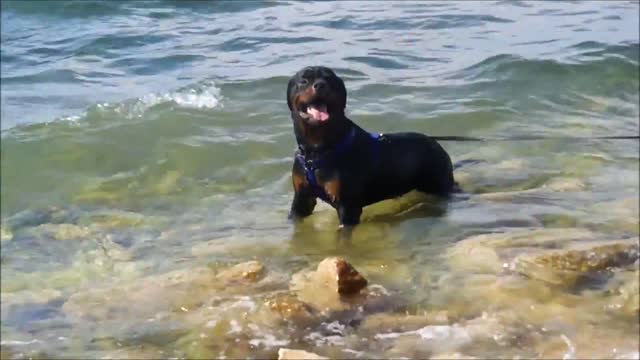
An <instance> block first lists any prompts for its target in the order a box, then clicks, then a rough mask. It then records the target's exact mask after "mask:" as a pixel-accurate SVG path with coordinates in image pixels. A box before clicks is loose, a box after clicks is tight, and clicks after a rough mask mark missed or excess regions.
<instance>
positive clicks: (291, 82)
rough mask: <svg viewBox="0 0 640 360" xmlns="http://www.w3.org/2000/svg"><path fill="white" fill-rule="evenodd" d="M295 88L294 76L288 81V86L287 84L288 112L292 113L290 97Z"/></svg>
mask: <svg viewBox="0 0 640 360" xmlns="http://www.w3.org/2000/svg"><path fill="white" fill-rule="evenodd" d="M295 87H296V78H295V76H294V77H292V78H291V79H289V84H287V105H288V106H289V110H290V111H293V108H292V106H293V104H291V97H292V96H293V90H294V89H295Z"/></svg>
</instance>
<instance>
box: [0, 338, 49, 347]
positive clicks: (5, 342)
mask: <svg viewBox="0 0 640 360" xmlns="http://www.w3.org/2000/svg"><path fill="white" fill-rule="evenodd" d="M39 342H40V340H38V339H33V340H29V341H21V340H2V341H0V345H2V346H9V345H12V346H16V345H30V344H36V343H39Z"/></svg>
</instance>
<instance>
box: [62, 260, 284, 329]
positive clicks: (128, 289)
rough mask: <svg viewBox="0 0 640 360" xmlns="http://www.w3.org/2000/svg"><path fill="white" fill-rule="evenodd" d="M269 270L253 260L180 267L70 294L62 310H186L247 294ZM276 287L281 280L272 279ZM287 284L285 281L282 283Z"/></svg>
mask: <svg viewBox="0 0 640 360" xmlns="http://www.w3.org/2000/svg"><path fill="white" fill-rule="evenodd" d="M265 274H266V270H265V269H264V267H263V265H262V264H260V263H258V262H256V261H250V262H246V263H242V264H237V265H235V266H232V267H230V268H228V269H224V270H222V271H220V272H216V271H215V270H213V269H211V268H209V267H197V268H191V269H180V270H175V271H171V272H168V273H164V274H159V275H152V276H147V277H144V278H139V279H136V280H134V281H131V282H128V283H125V284H118V285H115V286H112V287H109V288H104V289H90V290H86V291H81V292H78V293H75V294H73V295H71V296H70V297H69V299H68V300H67V302H66V303H65V304H64V306H63V309H64V310H65V311H66V312H67V313H68V314H71V315H75V316H77V317H80V318H86V317H89V318H93V319H104V318H108V317H110V316H114V315H115V316H122V317H128V316H136V317H145V316H147V317H148V316H152V315H154V314H158V313H161V312H169V313H186V312H190V311H191V310H193V309H196V308H200V307H202V306H204V305H205V304H206V303H207V302H208V301H210V299H211V298H213V297H215V296H220V295H222V294H226V295H232V294H235V293H238V292H240V293H247V292H248V291H254V290H256V289H259V288H255V287H254V286H260V285H261V283H262V282H266V279H263V278H264V276H265ZM272 280H273V284H272V285H271V286H276V285H277V284H278V281H279V279H275V280H274V279H272ZM281 284H282V285H281V286H284V284H285V283H284V281H282V282H281Z"/></svg>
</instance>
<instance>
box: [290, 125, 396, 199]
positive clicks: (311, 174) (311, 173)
mask: <svg viewBox="0 0 640 360" xmlns="http://www.w3.org/2000/svg"><path fill="white" fill-rule="evenodd" d="M355 134H356V129H355V128H351V131H350V132H349V134H348V135H347V136H346V137H345V138H344V139H343V140H342V141H341V142H340V143H338V145H336V147H335V149H334V150H333V151H331V152H330V154H331V155H332V157H333V158H334V159H335V158H337V157H339V156H340V155H341V154H342V153H344V152H345V151H346V150H347V149H348V148H349V147H350V146H351V144H352V143H353V139H354V137H355ZM369 135H370V136H371V140H373V147H374V148H373V156H374V159H375V161H377V160H378V154H379V150H378V140H379V139H380V138H381V137H382V136H383V135H382V134H369ZM329 160H331V159H328V158H326V157H325V158H320V159H317V160H314V161H311V160H307V159H306V158H305V157H304V155H302V153H301V152H300V151H299V152H298V153H297V154H296V161H298V163H300V165H302V167H303V168H304V173H305V177H306V178H307V181H308V182H309V185H310V186H311V189H313V192H314V194H315V196H317V197H318V198H320V199H321V200H323V201H324V202H326V203H330V199H329V197H328V196H327V193H326V192H325V191H324V189H323V188H322V187H321V186H320V185H319V184H318V181H317V179H316V176H315V171H316V170H317V169H320V168H323V167H326V165H327V164H326V163H327V162H328V161H329Z"/></svg>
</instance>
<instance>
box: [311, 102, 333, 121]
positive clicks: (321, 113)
mask: <svg viewBox="0 0 640 360" xmlns="http://www.w3.org/2000/svg"><path fill="white" fill-rule="evenodd" d="M307 114H309V115H311V117H312V118H313V120H316V121H326V120H327V119H328V118H329V113H328V112H327V105H318V106H315V105H309V107H308V108H307Z"/></svg>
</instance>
